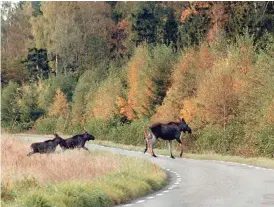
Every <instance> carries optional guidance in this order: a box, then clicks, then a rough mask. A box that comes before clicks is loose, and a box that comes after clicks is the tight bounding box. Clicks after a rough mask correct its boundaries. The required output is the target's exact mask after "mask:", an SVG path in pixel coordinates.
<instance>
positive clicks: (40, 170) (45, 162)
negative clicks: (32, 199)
mask: <svg viewBox="0 0 274 207" xmlns="http://www.w3.org/2000/svg"><path fill="white" fill-rule="evenodd" d="M29 151H30V144H29V143H26V142H24V141H21V140H19V139H16V138H14V137H5V136H4V137H2V151H1V156H2V161H1V162H2V163H1V164H2V182H4V183H8V182H10V181H14V180H18V179H19V180H20V178H23V177H25V176H26V175H27V176H32V177H34V178H36V179H37V180H39V181H42V182H49V183H56V182H62V181H68V180H70V181H72V180H86V179H89V180H91V179H95V178H97V177H99V176H103V175H105V174H107V173H110V172H113V171H116V170H118V169H119V167H120V163H119V159H117V158H115V157H113V156H104V154H103V153H102V152H98V151H96V152H91V153H88V152H84V151H82V150H79V151H78V150H72V151H67V152H65V153H59V154H58V153H55V154H50V155H46V154H34V155H32V156H30V157H28V156H27V153H28V152H29Z"/></svg>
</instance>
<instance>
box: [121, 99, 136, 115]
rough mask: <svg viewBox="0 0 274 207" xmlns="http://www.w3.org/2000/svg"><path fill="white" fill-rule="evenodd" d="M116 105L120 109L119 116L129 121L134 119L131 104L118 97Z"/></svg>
mask: <svg viewBox="0 0 274 207" xmlns="http://www.w3.org/2000/svg"><path fill="white" fill-rule="evenodd" d="M117 105H118V107H119V108H120V114H121V115H123V116H126V117H127V118H128V119H129V120H133V119H135V118H136V116H135V114H134V112H133V109H132V107H131V104H130V103H129V102H128V101H127V100H125V99H123V98H122V97H120V96H119V97H118V98H117Z"/></svg>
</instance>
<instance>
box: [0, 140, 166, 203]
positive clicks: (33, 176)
mask: <svg viewBox="0 0 274 207" xmlns="http://www.w3.org/2000/svg"><path fill="white" fill-rule="evenodd" d="M1 141H2V152H1V153H2V163H1V164H2V182H1V191H2V194H1V204H2V206H21V207H22V206H37V207H50V206H59V207H63V206H68V207H69V206H71V207H73V206H78V207H81V206H93V207H96V206H98V207H99V206H100V207H103V206H112V205H114V204H120V203H124V202H127V201H129V200H131V199H134V198H137V197H139V196H144V195H145V194H148V193H150V192H152V191H153V190H158V189H160V188H161V187H163V186H164V185H165V184H166V183H167V177H166V174H165V173H164V172H163V171H162V170H161V169H160V168H158V176H156V175H155V173H154V168H153V166H152V163H151V162H150V161H148V160H145V159H140V158H138V159H137V158H132V157H126V156H121V155H114V154H112V153H109V152H104V151H98V150H92V151H91V153H88V152H85V151H82V150H80V151H78V150H74V151H67V152H65V153H61V154H57V153H56V154H51V155H39V154H36V155H33V156H31V157H27V156H26V154H27V153H28V152H29V143H26V142H23V141H21V140H18V139H16V138H13V137H8V138H7V137H6V136H5V135H4V136H3V135H2V140H1Z"/></svg>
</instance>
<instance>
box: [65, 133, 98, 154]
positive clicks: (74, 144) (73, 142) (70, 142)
mask: <svg viewBox="0 0 274 207" xmlns="http://www.w3.org/2000/svg"><path fill="white" fill-rule="evenodd" d="M94 139H95V137H94V136H92V135H91V134H89V133H88V132H85V133H84V134H78V135H75V136H73V137H71V138H68V139H65V140H64V142H62V143H60V147H61V148H62V150H66V149H74V148H78V149H80V148H83V149H85V150H88V148H86V147H85V144H86V141H89V140H94Z"/></svg>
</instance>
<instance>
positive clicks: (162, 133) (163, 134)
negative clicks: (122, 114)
mask: <svg viewBox="0 0 274 207" xmlns="http://www.w3.org/2000/svg"><path fill="white" fill-rule="evenodd" d="M181 132H184V133H186V132H188V133H189V134H191V133H192V130H191V128H190V127H189V126H188V124H187V123H186V122H185V120H184V119H183V118H182V119H181V121H180V122H169V123H167V124H161V123H157V124H153V125H151V126H149V129H148V133H145V139H146V148H145V151H144V153H146V152H147V149H148V144H150V147H151V150H152V155H153V156H154V157H157V156H156V155H155V154H154V152H153V146H154V145H155V143H156V142H157V140H158V139H161V140H167V141H168V147H169V152H170V157H171V158H173V159H174V156H173V155H172V149H171V147H172V140H174V139H176V141H177V142H179V143H180V144H181V153H180V157H182V154H183V145H182V142H181V140H180V137H181Z"/></svg>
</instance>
